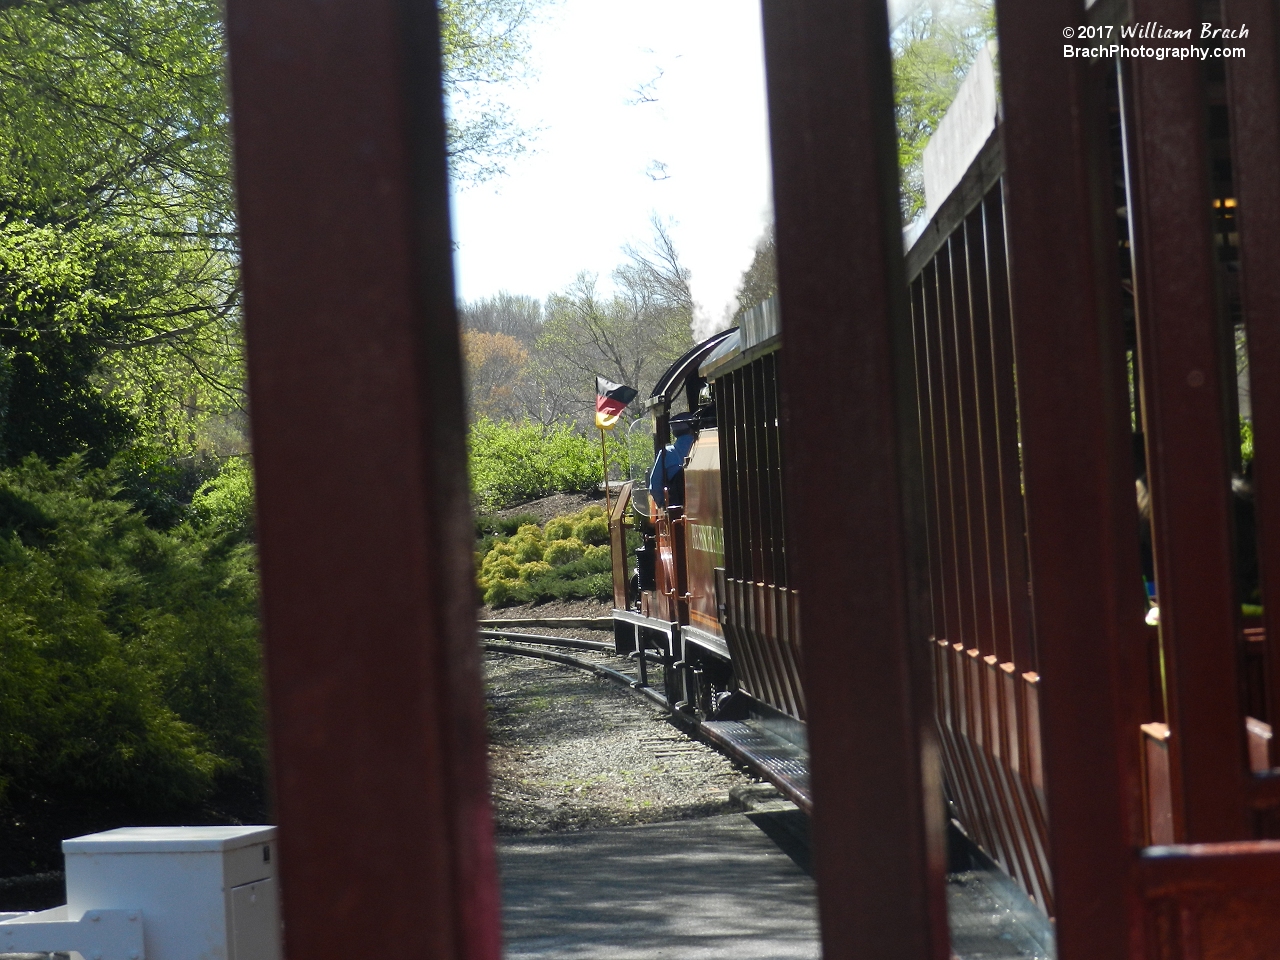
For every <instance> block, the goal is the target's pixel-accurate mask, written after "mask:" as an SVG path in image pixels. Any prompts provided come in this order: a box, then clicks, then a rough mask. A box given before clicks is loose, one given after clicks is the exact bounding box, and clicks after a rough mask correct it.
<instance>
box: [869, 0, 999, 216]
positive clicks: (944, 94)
mask: <svg viewBox="0 0 1280 960" xmlns="http://www.w3.org/2000/svg"><path fill="white" fill-rule="evenodd" d="M994 38H995V8H994V7H993V6H992V5H991V4H990V3H989V2H983V0H951V2H948V3H942V4H927V5H924V6H921V7H920V8H918V10H917V12H916V13H914V14H913V15H911V16H910V17H908V18H907V19H906V20H905V21H904V22H903V23H902V24H901V25H899V27H898V28H897V30H895V31H894V35H893V38H892V45H893V85H894V100H895V108H896V111H895V112H896V114H897V120H898V168H899V171H900V173H901V176H902V219H903V222H904V223H910V222H911V221H912V220H914V219H915V218H916V216H917V215H919V214H920V213H921V212H922V211H923V210H924V207H925V196H924V173H923V169H922V166H923V160H924V148H925V146H926V145H927V144H928V142H929V138H930V137H931V136H933V132H934V130H936V129H937V128H938V124H939V122H941V120H942V118H943V116H945V115H946V112H947V108H949V107H950V106H951V102H952V101H953V100H954V99H955V96H956V91H957V90H958V89H959V88H960V83H961V82H962V81H963V80H964V77H965V74H966V73H967V72H968V70H969V66H970V64H972V63H973V60H974V57H975V56H976V55H977V53H978V50H979V49H980V48H981V47H982V46H984V45H985V44H986V43H987V41H989V40H992V39H994Z"/></svg>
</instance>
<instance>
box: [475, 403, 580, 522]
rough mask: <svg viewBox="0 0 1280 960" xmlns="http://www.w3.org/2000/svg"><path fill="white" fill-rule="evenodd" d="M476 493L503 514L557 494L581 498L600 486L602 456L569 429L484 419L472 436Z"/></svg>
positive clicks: (481, 499) (481, 500)
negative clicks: (506, 508)
mask: <svg viewBox="0 0 1280 960" xmlns="http://www.w3.org/2000/svg"><path fill="white" fill-rule="evenodd" d="M468 439H469V448H470V458H469V459H470V465H471V492H472V496H473V497H474V498H475V500H476V501H477V502H478V503H480V504H481V505H482V506H484V507H488V508H501V507H505V506H510V505H512V504H516V503H523V502H525V501H527V500H533V499H535V498H537V497H544V496H547V495H549V494H552V493H581V492H584V491H587V490H590V489H592V487H594V486H595V485H596V484H597V483H599V482H600V450H599V447H598V446H597V445H596V444H594V443H592V440H591V438H590V437H586V436H584V435H582V434H580V433H577V432H576V431H575V430H574V429H573V428H572V427H571V426H569V425H567V424H559V425H553V426H550V427H541V426H539V425H538V424H535V423H532V422H530V421H527V420H526V421H524V422H523V423H503V422H495V421H493V420H487V419H483V418H482V419H480V420H477V421H476V422H475V423H473V424H472V425H471V431H470V435H469V438H468Z"/></svg>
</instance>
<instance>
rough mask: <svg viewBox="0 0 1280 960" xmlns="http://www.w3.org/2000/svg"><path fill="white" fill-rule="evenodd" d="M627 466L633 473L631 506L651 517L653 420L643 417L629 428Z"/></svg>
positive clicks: (641, 513)
mask: <svg viewBox="0 0 1280 960" xmlns="http://www.w3.org/2000/svg"><path fill="white" fill-rule="evenodd" d="M624 442H625V443H626V445H627V464H628V467H629V469H630V471H631V506H632V507H633V508H634V509H635V511H636V513H638V514H639V515H640V516H642V517H648V516H649V508H650V503H649V468H650V467H652V466H653V457H654V454H653V420H652V419H650V418H649V417H641V418H640V419H638V420H634V421H632V423H631V426H629V427H627V433H626V438H625V441H624Z"/></svg>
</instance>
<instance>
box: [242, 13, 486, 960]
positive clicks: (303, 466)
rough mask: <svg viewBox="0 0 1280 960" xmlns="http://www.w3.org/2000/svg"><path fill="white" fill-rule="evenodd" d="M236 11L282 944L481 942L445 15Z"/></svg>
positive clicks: (477, 730) (478, 726) (403, 946)
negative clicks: (440, 21) (352, 934)
mask: <svg viewBox="0 0 1280 960" xmlns="http://www.w3.org/2000/svg"><path fill="white" fill-rule="evenodd" d="M227 18H228V35H229V46H230V62H231V73H232V76H233V78H234V83H233V94H234V97H233V117H234V121H235V150H236V161H237V186H238V194H239V205H240V228H241V231H242V238H243V244H244V247H243V249H244V281H245V303H246V317H247V329H248V361H249V374H250V383H251V387H252V393H253V435H254V454H255V457H254V459H255V469H256V474H257V482H258V509H259V526H258V534H259V546H260V557H261V573H262V586H263V623H264V636H265V649H266V663H267V676H268V681H269V695H270V704H271V709H270V718H271V719H270V736H271V744H272V755H273V770H274V785H275V792H276V812H277V816H278V818H279V824H280V852H281V857H280V868H281V879H282V891H283V911H284V922H285V930H286V941H287V942H286V947H287V952H288V955H290V956H292V957H307V958H308V960H322V958H335V960H336V958H340V957H345V956H346V955H348V954H349V953H350V943H349V941H348V940H347V939H345V938H343V937H340V936H335V935H334V932H335V930H343V931H351V930H356V929H358V930H360V931H361V934H360V936H361V940H360V949H362V950H368V951H370V952H371V953H373V954H375V955H388V956H390V955H394V956H397V957H410V958H422V960H426V958H432V960H444V958H449V960H455V958H456V960H462V958H466V960H496V958H497V957H498V956H499V953H500V949H501V946H500V931H499V923H498V887H497V878H496V873H495V868H494V857H493V846H492V836H491V824H490V815H489V799H488V787H487V782H486V775H485V746H484V742H485V732H484V710H483V702H482V697H481V677H480V660H479V650H478V647H477V644H476V637H475V586H474V571H473V569H472V561H471V545H472V543H471V542H472V537H473V531H472V530H471V524H470V519H469V518H470V510H469V508H468V490H467V482H466V469H465V464H466V443H465V439H466V433H465V418H464V415H463V391H462V376H461V362H460V357H459V347H458V330H457V322H456V318H455V313H454V291H453V282H452V276H451V261H452V252H451V244H450V238H449V207H448V186H447V173H446V164H445V141H444V118H443V115H442V107H441V104H442V99H441V84H440V66H439V65H440V49H439V43H438V37H437V29H438V27H437V21H436V11H435V8H434V6H433V5H430V4H419V3H410V2H408V0H398V2H397V0H331V2H329V3H326V4H322V5H317V4H315V3H311V2H306V0H231V2H229V3H228V5H227ZM372 917H376V918H377V920H376V922H375V923H369V922H368V921H369V918H372Z"/></svg>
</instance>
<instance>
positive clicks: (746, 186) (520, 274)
mask: <svg viewBox="0 0 1280 960" xmlns="http://www.w3.org/2000/svg"><path fill="white" fill-rule="evenodd" d="M541 20H542V22H541V23H539V24H538V25H537V26H536V27H535V28H534V29H533V30H532V31H531V32H530V39H531V41H532V48H533V50H532V58H531V63H530V67H531V68H532V73H533V76H532V78H531V79H530V80H529V81H528V82H527V83H526V84H524V85H523V86H511V87H508V88H507V89H506V90H505V91H504V92H503V94H502V99H503V100H504V101H505V102H506V103H507V104H508V105H509V106H510V108H511V109H512V110H513V111H514V112H515V115H516V117H517V119H518V121H519V122H520V123H521V124H522V125H523V126H525V127H526V128H530V129H534V130H535V131H536V133H535V135H534V137H533V139H532V142H531V144H530V151H529V153H527V154H525V155H524V156H522V157H519V158H517V159H516V160H514V161H512V162H510V163H509V164H508V170H507V173H506V174H505V175H503V176H499V177H497V178H495V179H494V180H491V181H489V182H487V183H482V184H479V185H475V186H469V187H462V188H459V189H456V190H455V193H454V197H453V219H454V238H455V240H456V242H457V253H456V257H455V272H456V276H457V283H458V296H459V298H461V299H463V300H475V299H478V298H481V297H488V296H492V295H493V294H495V293H497V292H499V291H501V290H506V291H508V292H510V293H516V294H527V295H529V296H533V297H536V298H538V299H544V298H545V297H546V296H547V295H548V294H549V293H552V292H555V291H558V290H562V289H564V288H565V287H566V286H567V285H568V284H569V283H570V282H572V281H573V279H574V277H576V276H577V274H578V273H579V272H581V271H584V270H585V271H590V272H593V273H596V274H598V275H599V277H600V281H601V285H602V287H603V288H604V289H606V290H607V289H609V280H608V278H609V274H610V273H611V272H612V270H613V269H614V267H616V266H618V265H619V264H620V263H622V262H623V261H624V259H625V255H624V254H623V252H622V247H623V246H624V245H625V244H627V243H632V244H635V245H644V244H645V243H647V242H648V240H649V238H650V237H651V236H652V228H651V227H650V224H649V221H650V218H651V217H652V216H653V215H655V214H656V215H657V216H658V217H660V218H662V219H663V220H665V221H668V222H669V223H670V226H671V234H672V237H673V239H674V241H675V244H676V248H677V250H678V251H679V253H680V255H681V258H682V260H683V261H684V264H685V266H687V267H688V268H689V270H690V271H691V273H692V278H691V281H690V286H691V288H692V292H693V297H694V300H695V302H696V303H697V305H698V307H697V310H696V313H695V328H696V330H697V332H698V333H710V332H711V331H712V330H715V329H719V328H720V327H722V326H725V325H726V324H727V317H728V315H729V314H731V313H732V312H733V307H734V292H735V291H736V289H737V286H738V282H739V280H740V278H741V275H742V272H743V271H744V270H745V269H746V268H747V266H748V265H749V264H750V262H751V258H752V253H753V251H754V248H755V244H756V241H757V240H758V239H759V238H760V236H761V234H762V233H763V232H764V230H765V228H766V226H767V224H768V223H769V221H770V219H771V214H770V202H771V201H770V196H771V187H770V179H769V147H768V120H767V111H766V107H765V89H764V66H763V53H762V50H761V36H760V8H759V3H758V0H645V2H643V3H642V2H636V0H558V2H555V3H553V4H551V5H549V6H548V7H547V8H546V9H545V11H544V13H543V14H542V18H541ZM642 90H643V93H644V95H645V96H647V97H648V98H650V99H651V100H652V102H637V101H638V100H640V99H641V91H642Z"/></svg>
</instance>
